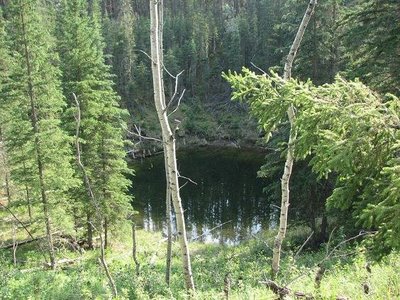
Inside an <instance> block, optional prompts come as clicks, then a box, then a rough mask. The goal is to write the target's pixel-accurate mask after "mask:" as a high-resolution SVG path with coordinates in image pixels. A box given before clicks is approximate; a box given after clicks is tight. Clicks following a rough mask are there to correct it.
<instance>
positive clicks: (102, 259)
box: [73, 94, 118, 298]
mask: <svg viewBox="0 0 400 300" xmlns="http://www.w3.org/2000/svg"><path fill="white" fill-rule="evenodd" d="M73 96H74V99H75V104H76V109H77V112H76V135H75V147H76V161H77V164H78V166H79V168H80V169H81V172H82V177H83V182H84V184H85V187H86V191H87V193H88V196H89V199H90V200H91V201H92V204H93V207H94V208H95V219H96V221H97V224H96V225H97V227H98V232H99V235H100V257H99V261H100V263H101V265H102V266H103V268H104V271H105V273H106V275H107V278H108V282H109V284H110V287H111V291H112V294H113V297H114V298H116V297H117V296H118V292H117V287H116V286H115V282H114V279H113V278H112V275H111V273H110V271H109V269H108V265H107V262H106V258H105V252H104V238H103V226H104V222H103V215H102V213H101V209H100V204H99V203H98V201H97V199H96V197H95V195H94V193H93V189H92V185H91V183H90V179H89V176H88V175H87V173H86V169H85V166H84V165H83V163H82V160H81V146H80V143H79V132H80V125H81V109H80V105H79V101H78V98H77V97H76V95H75V94H74V95H73ZM88 223H90V225H91V226H92V227H93V228H94V227H95V226H94V225H93V223H92V222H90V221H89V220H88Z"/></svg>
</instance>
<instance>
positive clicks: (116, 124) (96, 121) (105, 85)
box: [59, 0, 131, 225]
mask: <svg viewBox="0 0 400 300" xmlns="http://www.w3.org/2000/svg"><path fill="white" fill-rule="evenodd" d="M59 14H60V18H59V51H60V56H61V69H62V71H63V88H64V95H65V97H66V98H67V100H68V104H69V107H70V115H69V117H68V120H67V122H66V123H67V125H66V127H67V128H68V129H69V130H70V132H71V135H72V134H74V133H75V131H74V129H75V119H74V117H73V116H72V112H73V110H74V107H75V102H74V97H73V94H75V95H76V97H77V99H78V101H79V102H80V107H81V116H82V117H81V134H80V140H81V143H82V155H81V156H82V162H83V164H84V166H85V169H86V172H87V174H88V176H89V178H90V180H91V184H92V188H93V191H94V194H95V197H96V199H98V201H100V203H101V204H102V209H103V211H102V213H103V216H104V217H105V218H107V220H108V223H109V224H114V225H115V224H116V223H118V221H121V220H124V219H125V218H126V215H127V213H128V212H129V211H130V209H131V207H130V196H128V194H127V192H128V187H129V186H130V180H128V179H127V178H126V177H125V175H127V174H129V173H130V171H129V169H128V167H127V164H126V162H125V160H124V158H125V149H124V146H125V144H126V141H125V140H124V136H125V132H124V129H125V128H126V123H125V120H126V118H127V115H128V113H127V111H126V110H124V109H121V108H120V104H119V101H120V97H119V96H118V95H117V94H116V92H115V91H114V90H113V82H112V75H111V73H110V67H109V66H107V65H106V64H105V60H104V54H103V48H104V42H103V38H102V36H101V31H100V23H99V21H100V20H99V19H98V12H96V7H92V15H89V13H88V10H87V4H86V1H83V0H74V1H63V2H62V6H61V9H60V11H59ZM76 194H77V195H79V197H81V198H82V199H85V201H86V202H85V203H84V205H85V207H88V210H89V211H90V210H93V208H92V206H91V204H89V203H88V201H89V199H87V193H86V191H85V188H84V187H83V185H82V186H81V188H80V189H79V190H78V191H76Z"/></svg>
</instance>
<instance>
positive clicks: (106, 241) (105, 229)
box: [104, 217, 108, 249]
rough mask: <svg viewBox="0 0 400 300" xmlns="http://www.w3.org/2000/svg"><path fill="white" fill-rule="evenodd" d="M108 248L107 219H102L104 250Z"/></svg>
mask: <svg viewBox="0 0 400 300" xmlns="http://www.w3.org/2000/svg"><path fill="white" fill-rule="evenodd" d="M107 247H108V221H107V217H105V218H104V249H107Z"/></svg>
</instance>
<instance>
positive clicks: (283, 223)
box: [272, 0, 317, 278]
mask: <svg viewBox="0 0 400 300" xmlns="http://www.w3.org/2000/svg"><path fill="white" fill-rule="evenodd" d="M316 4H317V0H310V3H309V4H308V7H307V10H306V12H305V14H304V17H303V20H302V21H301V23H300V27H299V29H298V31H297V34H296V37H295V39H294V41H293V44H292V46H291V48H290V51H289V54H288V56H287V58H286V63H285V69H284V74H283V79H284V80H288V79H290V78H291V76H292V66H293V61H294V59H295V57H296V54H297V51H298V49H299V47H300V43H301V40H302V39H303V35H304V32H305V30H306V28H307V25H308V22H309V21H310V19H311V16H312V14H313V12H314V8H315V6H316ZM287 115H288V118H289V123H290V133H289V141H288V149H287V155H286V162H285V167H284V170H283V175H282V179H281V191H282V199H281V213H280V219H279V231H278V234H277V235H276V237H275V242H274V249H273V257H272V277H273V278H274V277H275V276H276V274H277V273H278V272H279V264H280V258H281V248H282V242H283V240H284V238H285V235H286V229H287V218H288V210H289V203H290V201H289V200H290V198H289V193H290V188H289V181H290V176H291V175H292V169H293V161H294V142H295V140H296V132H295V130H294V126H293V125H294V121H295V111H294V107H293V105H291V106H290V107H289V109H288V111H287Z"/></svg>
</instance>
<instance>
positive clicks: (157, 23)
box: [149, 0, 195, 293]
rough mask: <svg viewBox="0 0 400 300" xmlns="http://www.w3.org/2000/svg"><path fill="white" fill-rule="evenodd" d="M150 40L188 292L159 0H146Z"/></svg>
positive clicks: (188, 268)
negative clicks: (166, 93) (165, 77)
mask: <svg viewBox="0 0 400 300" xmlns="http://www.w3.org/2000/svg"><path fill="white" fill-rule="evenodd" d="M149 4H150V21H151V22H150V41H151V67H152V75H153V86H154V103H155V107H156V110H157V116H158V120H159V122H160V125H161V130H162V137H163V145H164V155H165V171H166V181H167V185H168V187H167V188H168V189H169V192H170V194H169V193H168V191H167V201H170V199H169V197H171V199H172V203H173V206H174V211H175V215H176V227H177V231H178V240H179V244H180V247H181V258H182V264H183V273H184V276H185V283H186V289H187V291H188V292H189V293H192V292H194V289H195V286H194V280H193V274H192V267H191V261H190V254H189V246H188V241H187V237H186V226H185V218H184V213H183V207H182V201H181V196H180V191H179V190H180V187H179V181H178V177H179V172H178V166H177V160H176V144H175V132H174V131H173V129H172V128H171V125H170V123H169V120H168V107H169V106H168V105H167V103H166V97H165V91H164V79H163V68H164V64H163V9H164V4H163V1H162V0H161V1H155V0H150V1H149Z"/></svg>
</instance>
